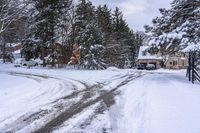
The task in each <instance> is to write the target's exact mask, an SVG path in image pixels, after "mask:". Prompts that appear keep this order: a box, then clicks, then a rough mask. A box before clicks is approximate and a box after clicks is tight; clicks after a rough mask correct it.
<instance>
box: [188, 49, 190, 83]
mask: <svg viewBox="0 0 200 133" xmlns="http://www.w3.org/2000/svg"><path fill="white" fill-rule="evenodd" d="M188 63H189V64H188V65H189V66H188V67H189V68H188V69H189V70H188V76H189V81H191V52H190V53H189V59H188Z"/></svg>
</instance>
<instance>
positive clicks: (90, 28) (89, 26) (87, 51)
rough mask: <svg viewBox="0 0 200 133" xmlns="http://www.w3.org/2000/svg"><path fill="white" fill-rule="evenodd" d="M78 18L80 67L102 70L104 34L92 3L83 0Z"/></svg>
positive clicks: (77, 39)
mask: <svg viewBox="0 0 200 133" xmlns="http://www.w3.org/2000/svg"><path fill="white" fill-rule="evenodd" d="M76 17H77V20H76V32H77V37H76V41H77V42H78V44H79V45H80V62H79V65H80V66H81V67H84V68H87V69H102V68H103V66H102V64H103V63H102V60H101V56H102V51H103V36H102V35H103V34H102V32H101V29H100V28H99V26H98V23H97V19H96V16H95V8H94V6H93V5H92V3H91V2H90V1H87V2H86V1H85V0H81V1H80V3H79V5H78V6H77V16H76Z"/></svg>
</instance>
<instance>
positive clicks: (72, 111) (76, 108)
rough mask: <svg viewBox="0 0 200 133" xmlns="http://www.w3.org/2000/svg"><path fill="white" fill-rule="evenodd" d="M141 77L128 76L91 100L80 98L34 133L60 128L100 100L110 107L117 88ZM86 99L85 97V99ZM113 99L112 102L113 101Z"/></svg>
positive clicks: (43, 132)
mask: <svg viewBox="0 0 200 133" xmlns="http://www.w3.org/2000/svg"><path fill="white" fill-rule="evenodd" d="M139 77H141V75H138V76H135V75H134V76H130V75H129V76H127V78H125V80H124V81H122V82H121V83H120V84H118V85H117V86H116V87H115V88H113V89H112V90H110V91H108V92H106V91H105V92H103V93H102V94H100V96H98V97H97V98H95V99H92V100H89V101H87V102H83V101H82V100H80V101H79V102H77V103H76V104H74V105H73V106H72V107H70V108H68V109H66V110H65V111H64V112H62V113H61V114H60V115H59V116H57V117H56V118H55V119H52V120H51V121H49V122H48V123H47V124H45V125H44V126H43V127H41V128H39V129H38V130H36V131H35V132H33V133H49V132H52V131H53V130H55V129H56V128H58V127H59V126H60V125H61V124H63V123H64V122H65V121H67V120H68V119H70V118H72V117H73V116H74V115H76V114H78V113H80V112H82V111H83V110H84V109H85V108H88V107H89V106H91V105H94V104H96V103H98V102H100V101H103V102H104V103H105V104H106V105H107V106H108V107H110V106H111V105H112V104H114V102H113V101H114V100H113V101H112V100H110V99H114V97H115V96H116V95H117V94H118V92H117V90H118V89H119V88H120V87H122V86H124V85H125V84H127V83H128V82H130V81H132V80H134V79H136V78H139ZM83 100H85V99H83ZM111 101H112V102H111Z"/></svg>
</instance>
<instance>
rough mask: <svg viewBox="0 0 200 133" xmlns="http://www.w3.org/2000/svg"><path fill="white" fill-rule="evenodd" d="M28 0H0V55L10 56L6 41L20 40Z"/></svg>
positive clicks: (22, 35)
mask: <svg viewBox="0 0 200 133" xmlns="http://www.w3.org/2000/svg"><path fill="white" fill-rule="evenodd" d="M28 5H29V2H27V1H23V2H22V1H18V0H15V1H14V0H1V1H0V57H1V58H3V59H4V62H5V58H6V57H9V56H11V53H10V51H9V50H6V47H8V46H7V45H8V44H7V43H13V42H18V41H20V40H21V39H22V38H23V37H24V34H25V29H26V28H25V21H24V20H25V14H26V8H27V7H28Z"/></svg>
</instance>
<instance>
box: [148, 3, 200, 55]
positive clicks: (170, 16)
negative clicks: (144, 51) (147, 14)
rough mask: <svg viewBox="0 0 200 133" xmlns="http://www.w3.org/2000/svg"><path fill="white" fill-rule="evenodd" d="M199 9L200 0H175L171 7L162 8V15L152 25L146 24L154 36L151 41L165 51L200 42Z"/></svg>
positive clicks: (176, 49)
mask: <svg viewBox="0 0 200 133" xmlns="http://www.w3.org/2000/svg"><path fill="white" fill-rule="evenodd" d="M199 9H200V1H199V0H174V1H173V2H172V3H171V9H169V10H166V9H160V13H161V17H157V18H155V19H153V21H152V22H153V25H152V26H145V28H146V31H147V32H149V33H150V34H151V36H152V39H151V43H152V44H153V45H156V46H159V47H160V49H163V53H164V52H165V53H169V52H174V51H178V50H180V49H182V48H184V47H186V46H188V45H193V44H194V45H195V44H198V43H199V41H200V37H199V34H200V33H199V30H200V27H199V25H200V12H199Z"/></svg>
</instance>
